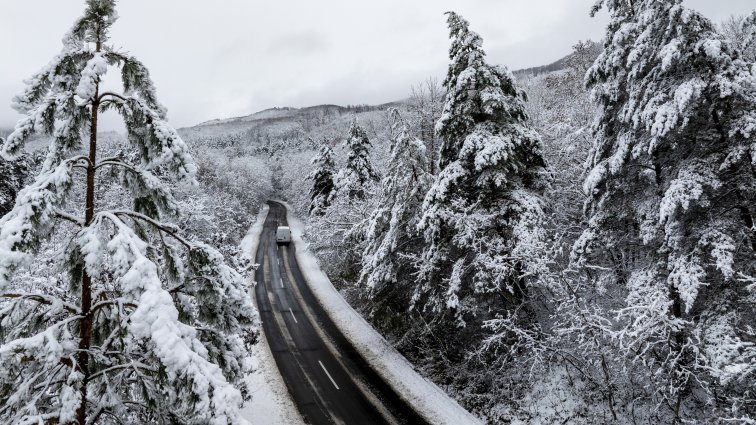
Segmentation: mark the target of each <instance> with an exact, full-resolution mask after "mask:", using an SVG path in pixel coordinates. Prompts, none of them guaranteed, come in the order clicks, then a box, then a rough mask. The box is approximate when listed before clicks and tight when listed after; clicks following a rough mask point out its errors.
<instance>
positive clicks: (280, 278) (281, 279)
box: [278, 277, 284, 288]
mask: <svg viewBox="0 0 756 425" xmlns="http://www.w3.org/2000/svg"><path fill="white" fill-rule="evenodd" d="M278 280H280V281H281V287H282V288H283V287H284V286H283V278H282V277H279V278H278Z"/></svg>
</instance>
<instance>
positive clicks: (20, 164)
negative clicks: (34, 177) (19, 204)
mask: <svg viewBox="0 0 756 425" xmlns="http://www.w3.org/2000/svg"><path fill="white" fill-rule="evenodd" d="M2 143H5V139H3V138H2V137H0V145H2ZM28 172H29V164H28V160H27V159H26V158H22V159H19V160H16V161H5V160H3V159H2V158H0V176H2V179H0V217H2V216H4V215H5V214H7V213H8V211H10V210H11V208H13V203H14V202H15V200H16V195H17V194H18V191H19V190H21V187H23V184H24V180H25V179H26V176H27V175H28Z"/></svg>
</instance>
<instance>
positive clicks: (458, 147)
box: [415, 12, 545, 325]
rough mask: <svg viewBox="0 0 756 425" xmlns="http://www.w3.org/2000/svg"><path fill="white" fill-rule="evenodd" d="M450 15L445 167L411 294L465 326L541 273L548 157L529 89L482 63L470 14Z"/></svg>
mask: <svg viewBox="0 0 756 425" xmlns="http://www.w3.org/2000/svg"><path fill="white" fill-rule="evenodd" d="M447 15H448V24H449V29H450V37H451V39H452V46H451V49H450V52H449V57H450V59H451V60H452V62H451V64H450V65H449V71H448V75H447V77H446V80H445V81H444V87H445V89H446V90H447V95H446V103H445V105H444V110H443V114H442V116H441V119H440V120H439V122H438V124H437V126H436V131H437V133H438V135H439V136H440V137H441V139H442V146H441V157H440V164H439V165H440V167H441V171H440V173H439V175H438V177H437V179H436V181H435V183H434V185H433V186H432V187H431V189H430V191H429V192H428V194H427V196H426V198H425V200H424V203H423V207H422V211H423V217H422V220H421V222H420V229H421V230H423V231H424V233H425V236H426V239H427V242H428V247H427V249H426V250H425V252H424V264H423V265H422V268H421V269H420V271H421V274H422V278H423V282H424V284H423V285H422V286H421V287H420V288H419V289H418V292H417V294H416V295H415V298H416V300H417V302H418V303H420V304H425V306H426V307H427V308H430V309H431V310H433V311H436V312H441V311H444V310H446V309H451V310H452V311H453V312H454V314H455V316H456V318H457V320H458V324H459V325H464V324H465V323H466V320H468V319H470V318H472V317H477V318H478V320H479V319H480V318H481V317H482V313H483V312H487V311H489V309H493V308H494V307H502V308H508V307H507V306H505V305H503V304H507V305H509V307H511V306H513V305H517V304H519V303H520V302H521V300H522V299H523V298H524V297H525V293H526V291H527V289H526V281H525V280H526V279H525V276H526V275H529V274H533V273H535V272H536V270H534V268H533V267H534V266H535V264H536V262H535V258H534V250H535V249H536V247H537V246H538V245H539V239H540V237H541V235H540V232H541V230H540V223H541V220H542V216H543V213H542V205H541V200H540V197H539V192H540V191H541V190H542V187H541V186H542V183H541V178H540V177H539V176H540V172H541V171H542V170H543V167H544V165H545V164H544V161H543V158H542V155H541V141H540V138H539V136H538V134H537V133H536V132H535V131H534V130H533V129H532V128H531V127H530V125H529V123H528V117H527V115H526V113H525V109H524V105H523V103H524V101H525V99H526V96H525V93H524V92H523V91H521V90H520V89H518V88H517V86H516V85H515V81H514V77H513V76H512V74H511V72H509V70H507V69H506V68H504V67H500V66H492V65H489V64H487V63H486V61H485V52H484V51H483V49H482V47H481V46H482V40H481V38H480V36H479V35H478V34H476V33H474V32H472V31H470V29H469V24H468V22H467V21H466V20H464V19H463V18H461V17H460V16H459V15H457V14H455V13H452V12H449V13H448V14H447ZM502 299H504V300H506V301H504V302H502V301H501V300H502Z"/></svg>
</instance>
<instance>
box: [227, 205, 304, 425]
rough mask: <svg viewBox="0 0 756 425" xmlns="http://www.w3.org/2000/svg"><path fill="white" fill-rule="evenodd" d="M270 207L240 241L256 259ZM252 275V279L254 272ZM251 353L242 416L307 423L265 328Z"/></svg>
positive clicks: (264, 422) (266, 424)
mask: <svg viewBox="0 0 756 425" xmlns="http://www.w3.org/2000/svg"><path fill="white" fill-rule="evenodd" d="M268 209H269V207H268V205H263V207H262V209H261V210H260V213H259V214H258V215H257V219H256V221H255V223H254V224H253V225H252V227H250V229H249V231H248V232H247V235H246V236H245V237H244V239H243V240H242V241H241V244H240V245H239V247H240V248H241V249H242V251H243V252H244V253H245V254H247V255H249V256H251V258H252V260H253V261H254V259H255V254H256V253H257V247H258V245H259V244H260V235H261V234H262V231H263V224H264V223H265V218H266V217H267V216H268ZM251 279H253V277H252V276H251V277H250V280H251ZM249 291H250V294H249V295H250V297H252V300H253V301H254V302H255V306H257V300H256V299H255V294H254V285H250V290H249ZM256 311H259V310H256ZM258 320H259V317H258ZM250 355H251V357H252V363H253V367H254V370H255V371H254V372H252V373H251V374H249V375H247V377H246V383H247V387H248V388H249V392H250V394H251V395H252V400H250V401H249V402H247V403H245V404H244V407H243V408H242V410H241V413H242V417H243V418H244V419H246V420H247V421H249V422H250V423H251V424H252V425H304V423H305V422H304V420H303V419H302V415H300V413H299V411H298V410H297V407H296V406H295V405H294V402H293V401H292V400H291V396H290V395H289V391H288V390H287V389H286V384H285V383H284V381H283V378H282V377H281V374H280V372H279V371H278V366H277V365H276V362H275V360H274V359H273V354H272V353H271V352H270V346H269V345H268V341H267V340H266V339H265V333H264V332H262V331H261V332H260V341H259V342H258V343H257V344H255V345H254V346H253V347H252V351H251V353H250Z"/></svg>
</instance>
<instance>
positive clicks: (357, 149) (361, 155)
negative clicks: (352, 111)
mask: <svg viewBox="0 0 756 425" xmlns="http://www.w3.org/2000/svg"><path fill="white" fill-rule="evenodd" d="M346 143H347V149H349V155H348V156H347V163H346V167H345V168H344V169H343V170H342V171H341V172H340V173H339V177H338V179H337V183H338V185H339V190H343V191H345V192H346V194H347V197H348V198H349V199H357V200H364V199H365V197H366V196H367V193H366V191H365V189H366V188H367V186H368V185H370V184H371V183H373V182H375V181H378V174H377V173H376V172H375V170H374V169H373V165H372V164H371V162H370V147H371V146H372V145H371V143H370V139H368V136H367V133H366V132H365V130H364V129H363V128H362V127H360V125H359V124H358V123H357V118H356V117H355V118H354V120H353V121H352V126H351V127H350V128H349V138H348V139H347V142H346Z"/></svg>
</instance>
